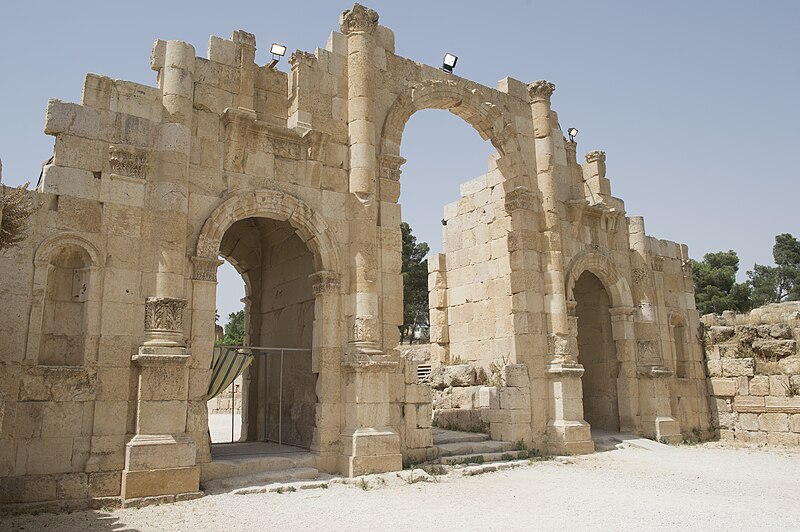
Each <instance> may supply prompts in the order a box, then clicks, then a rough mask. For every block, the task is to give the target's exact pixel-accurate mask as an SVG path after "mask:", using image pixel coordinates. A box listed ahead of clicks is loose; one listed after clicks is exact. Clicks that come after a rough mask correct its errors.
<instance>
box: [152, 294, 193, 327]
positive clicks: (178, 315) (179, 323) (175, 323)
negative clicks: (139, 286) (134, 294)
mask: <svg viewBox="0 0 800 532" xmlns="http://www.w3.org/2000/svg"><path fill="white" fill-rule="evenodd" d="M185 307H186V300H185V299H180V298H176V297H148V298H147V299H146V300H145V304H144V330H145V331H148V332H151V331H164V332H176V333H178V332H179V333H182V332H183V309H184V308H185Z"/></svg>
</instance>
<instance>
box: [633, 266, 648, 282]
mask: <svg viewBox="0 0 800 532" xmlns="http://www.w3.org/2000/svg"><path fill="white" fill-rule="evenodd" d="M631 277H632V278H633V284H635V285H639V286H645V285H647V284H648V283H649V282H650V275H649V273H648V271H647V270H646V269H644V268H634V269H633V270H631Z"/></svg>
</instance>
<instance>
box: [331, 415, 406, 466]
mask: <svg viewBox="0 0 800 532" xmlns="http://www.w3.org/2000/svg"><path fill="white" fill-rule="evenodd" d="M401 469H403V456H402V455H401V454H400V436H399V435H398V434H397V433H396V432H394V431H392V430H391V429H389V428H383V427H380V428H359V429H353V430H352V431H347V432H345V433H343V434H342V455H341V456H340V457H339V472H340V473H341V474H343V475H347V476H348V477H355V476H359V475H366V474H370V473H386V472H389V471H400V470H401Z"/></svg>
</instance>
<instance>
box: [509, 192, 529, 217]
mask: <svg viewBox="0 0 800 532" xmlns="http://www.w3.org/2000/svg"><path fill="white" fill-rule="evenodd" d="M533 199H534V198H533V192H531V191H530V190H528V189H527V188H525V187H517V188H515V189H514V190H511V191H509V192H507V193H506V201H505V208H506V212H509V213H510V212H513V211H517V210H520V209H525V210H530V209H532V208H533Z"/></svg>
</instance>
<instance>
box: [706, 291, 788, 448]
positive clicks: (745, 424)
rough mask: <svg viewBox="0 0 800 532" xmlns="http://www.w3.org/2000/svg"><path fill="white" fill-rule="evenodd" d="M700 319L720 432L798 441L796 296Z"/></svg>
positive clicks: (752, 439) (735, 437)
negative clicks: (791, 298)
mask: <svg viewBox="0 0 800 532" xmlns="http://www.w3.org/2000/svg"><path fill="white" fill-rule="evenodd" d="M703 323H704V325H705V327H706V332H705V342H706V357H707V360H706V364H707V366H708V375H709V379H708V390H709V394H710V395H711V403H712V405H711V406H712V412H713V419H714V423H715V426H716V427H717V428H718V429H719V435H720V438H721V439H722V440H729V441H740V442H746V443H759V444H768V445H791V446H797V445H800V351H798V348H797V343H798V340H800V302H791V303H782V304H775V305H767V306H765V307H761V308H758V309H755V310H753V311H751V312H750V313H749V314H734V313H733V312H726V313H724V314H723V315H722V316H715V315H713V314H710V315H706V316H703Z"/></svg>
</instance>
